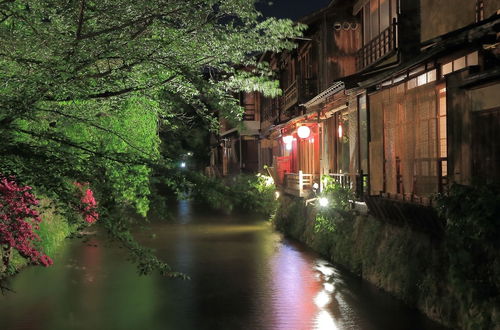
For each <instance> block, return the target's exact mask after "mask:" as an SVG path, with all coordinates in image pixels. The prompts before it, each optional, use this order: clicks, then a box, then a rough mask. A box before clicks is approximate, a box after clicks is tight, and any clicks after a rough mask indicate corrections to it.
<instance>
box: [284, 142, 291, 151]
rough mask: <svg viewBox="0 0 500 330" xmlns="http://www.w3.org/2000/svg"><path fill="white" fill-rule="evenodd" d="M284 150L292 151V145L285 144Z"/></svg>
mask: <svg viewBox="0 0 500 330" xmlns="http://www.w3.org/2000/svg"><path fill="white" fill-rule="evenodd" d="M285 149H286V150H288V151H290V150H292V143H287V144H285Z"/></svg>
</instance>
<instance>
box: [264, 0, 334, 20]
mask: <svg viewBox="0 0 500 330" xmlns="http://www.w3.org/2000/svg"><path fill="white" fill-rule="evenodd" d="M330 1H331V0H262V1H261V2H260V3H258V4H257V9H259V10H260V11H261V12H262V13H263V14H264V16H266V17H270V16H274V17H278V18H290V19H292V20H297V19H298V18H301V17H303V16H306V15H308V14H310V13H312V12H315V11H316V10H318V9H321V8H323V7H326V6H327V5H328V4H329V3H330ZM268 3H270V5H269V4H268Z"/></svg>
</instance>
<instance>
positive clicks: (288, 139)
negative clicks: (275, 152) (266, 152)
mask: <svg viewBox="0 0 500 330" xmlns="http://www.w3.org/2000/svg"><path fill="white" fill-rule="evenodd" d="M292 141H293V136H291V135H285V136H284V137H283V142H284V143H285V144H291V143H292Z"/></svg>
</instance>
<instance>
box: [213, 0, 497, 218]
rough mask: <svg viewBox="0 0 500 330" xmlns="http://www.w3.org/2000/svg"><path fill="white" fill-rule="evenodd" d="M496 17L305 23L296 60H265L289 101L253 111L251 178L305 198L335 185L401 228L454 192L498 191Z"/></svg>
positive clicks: (449, 2)
mask: <svg viewBox="0 0 500 330" xmlns="http://www.w3.org/2000/svg"><path fill="white" fill-rule="evenodd" d="M499 9H500V0H441V1H437V2H436V1H431V0H418V1H415V0H358V1H347V0H337V1H332V2H331V3H330V5H329V6H327V7H326V8H323V9H321V10H319V11H317V12H315V13H313V14H311V15H309V16H306V17H304V18H303V19H301V20H300V22H302V23H305V24H307V25H308V26H309V28H308V30H307V31H306V33H305V35H304V38H301V39H300V40H298V41H297V42H298V46H297V48H296V49H295V50H294V51H292V52H287V53H282V54H263V55H262V60H263V61H264V60H265V61H268V62H270V63H271V65H272V66H273V68H274V69H275V70H276V72H277V73H278V75H279V78H280V84H281V87H282V89H283V91H284V92H283V96H282V97H280V98H276V99H266V98H263V97H260V96H258V95H253V94H251V96H248V97H249V100H252V101H248V102H247V103H245V105H246V107H247V108H248V111H254V112H255V114H256V115H255V116H256V117H255V120H254V121H255V122H256V125H257V124H258V128H257V127H256V130H254V131H252V134H248V135H246V136H247V139H248V137H249V136H251V137H252V139H255V140H253V141H256V142H255V143H256V145H257V147H256V148H253V147H252V149H251V151H249V150H250V148H247V149H246V150H247V157H249V155H250V154H251V153H253V152H256V153H257V156H254V159H257V161H258V166H253V165H252V167H251V168H252V170H253V169H259V170H263V167H264V166H265V165H267V166H269V167H271V168H272V173H273V175H274V176H275V180H276V182H278V184H279V185H281V186H282V188H283V190H284V191H286V192H288V193H290V194H294V195H297V196H301V197H306V196H308V195H309V191H310V189H311V187H312V185H313V183H315V182H316V183H319V184H321V182H320V177H321V176H322V175H330V176H332V177H333V178H335V179H336V180H337V181H338V182H339V183H341V184H343V185H345V186H347V187H349V188H351V189H353V190H354V191H355V192H356V195H357V197H358V199H359V200H363V201H365V202H366V203H367V204H368V207H369V208H370V210H371V211H372V212H373V213H374V214H375V215H377V216H378V217H380V218H387V219H393V220H398V221H407V219H409V218H412V217H415V214H417V215H418V216H419V217H421V215H422V213H419V212H420V211H419V212H415V210H416V209H415V208H414V207H419V210H423V209H427V210H429V209H430V208H428V206H430V205H431V204H432V198H433V196H434V194H436V193H439V192H444V191H446V189H447V187H448V186H449V185H450V183H452V182H457V183H462V184H471V183H474V182H478V183H500V159H499V158H500V156H499V155H500V142H499V141H500V136H499V134H500V97H498V95H500V80H499V77H500V59H499V56H500V46H499V45H500V40H499V33H500V15H499V12H498V10H499ZM251 109H253V110H251ZM257 114H258V115H257ZM257 116H258V117H257ZM302 127H305V128H302ZM299 130H301V131H304V132H305V131H307V134H305V133H304V132H300V131H299ZM230 131H231V130H229V132H230ZM226 132H228V131H226ZM301 133H304V134H301ZM223 136H229V133H226V135H223ZM239 141H244V139H240V140H239ZM256 149H257V151H255V150H256ZM240 150H241V149H240ZM239 159H240V162H244V163H245V161H242V160H241V159H242V158H239ZM240 168H241V166H240ZM407 206H408V207H407ZM426 207H427V208H426ZM408 210H409V211H408ZM429 212H430V213H432V212H431V211H429ZM424 213H425V212H424ZM430 213H429V214H430Z"/></svg>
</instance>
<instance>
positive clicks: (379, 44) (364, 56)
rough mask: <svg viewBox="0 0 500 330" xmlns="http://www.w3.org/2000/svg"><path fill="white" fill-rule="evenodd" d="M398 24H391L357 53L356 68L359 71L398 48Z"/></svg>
mask: <svg viewBox="0 0 500 330" xmlns="http://www.w3.org/2000/svg"><path fill="white" fill-rule="evenodd" d="M396 26H397V25H396V24H395V23H393V24H391V25H390V26H389V27H388V28H387V29H385V30H384V31H382V32H381V33H380V34H379V35H378V36H377V37H375V38H374V39H373V40H371V41H370V42H369V43H368V44H366V45H365V46H364V47H363V48H361V49H360V50H359V51H358V53H357V55H356V69H357V70H358V71H361V70H363V69H364V68H366V67H368V66H370V65H372V64H374V63H375V62H378V61H379V60H381V59H382V58H384V57H385V56H386V55H388V54H389V53H391V52H392V51H393V50H395V49H396V45H397V43H396V42H397V40H396Z"/></svg>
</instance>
